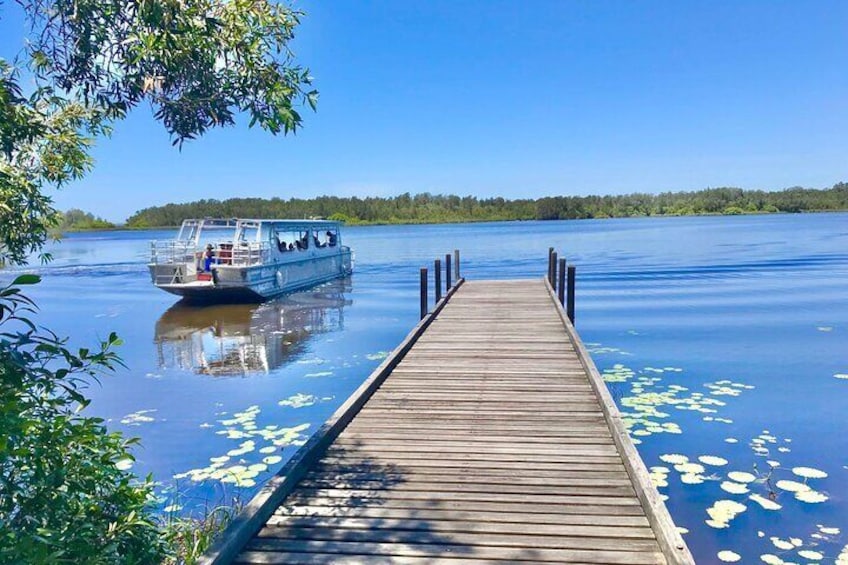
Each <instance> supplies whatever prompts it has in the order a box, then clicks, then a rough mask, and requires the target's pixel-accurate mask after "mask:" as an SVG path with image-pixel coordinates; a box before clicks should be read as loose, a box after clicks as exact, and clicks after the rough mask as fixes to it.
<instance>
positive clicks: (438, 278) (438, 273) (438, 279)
mask: <svg viewBox="0 0 848 565" xmlns="http://www.w3.org/2000/svg"><path fill="white" fill-rule="evenodd" d="M433 277H434V279H435V280H434V281H433V282H434V283H435V285H434V286H435V287H436V302H438V301H439V300H441V299H442V262H441V261H440V260H439V259H436V261H435V262H434V263H433Z"/></svg>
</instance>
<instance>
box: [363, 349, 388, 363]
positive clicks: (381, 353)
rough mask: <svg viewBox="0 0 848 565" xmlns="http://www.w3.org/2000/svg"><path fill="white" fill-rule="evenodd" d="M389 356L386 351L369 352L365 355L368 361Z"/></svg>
mask: <svg viewBox="0 0 848 565" xmlns="http://www.w3.org/2000/svg"><path fill="white" fill-rule="evenodd" d="M388 356H389V352H388V351H378V352H377V353H369V354H368V355H366V356H365V358H366V359H368V360H369V361H380V360H381V359H385V358H386V357H388Z"/></svg>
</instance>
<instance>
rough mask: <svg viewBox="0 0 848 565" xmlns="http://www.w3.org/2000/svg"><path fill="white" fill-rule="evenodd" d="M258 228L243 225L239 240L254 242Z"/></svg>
mask: <svg viewBox="0 0 848 565" xmlns="http://www.w3.org/2000/svg"><path fill="white" fill-rule="evenodd" d="M257 234H258V230H257V229H256V228H255V227H252V226H243V227H242V228H241V231H239V242H245V243H253V242H255V241H256V236H257Z"/></svg>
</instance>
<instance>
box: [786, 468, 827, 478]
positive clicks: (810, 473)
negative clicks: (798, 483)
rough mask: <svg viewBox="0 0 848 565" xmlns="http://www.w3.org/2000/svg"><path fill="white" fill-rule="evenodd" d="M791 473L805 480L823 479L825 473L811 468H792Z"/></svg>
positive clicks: (825, 475)
mask: <svg viewBox="0 0 848 565" xmlns="http://www.w3.org/2000/svg"><path fill="white" fill-rule="evenodd" d="M792 472H793V473H795V474H796V475H798V476H799V477H803V478H805V479H824V478H825V477H827V473H825V472H824V471H821V470H819V469H814V468H812V467H793V468H792Z"/></svg>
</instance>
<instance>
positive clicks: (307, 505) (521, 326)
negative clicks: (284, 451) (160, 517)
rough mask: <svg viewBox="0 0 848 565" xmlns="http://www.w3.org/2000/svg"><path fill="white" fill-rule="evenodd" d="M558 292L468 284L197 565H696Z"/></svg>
mask: <svg viewBox="0 0 848 565" xmlns="http://www.w3.org/2000/svg"><path fill="white" fill-rule="evenodd" d="M555 263H556V261H554V264H555ZM561 264H562V263H561ZM562 280H563V279H562V277H560V287H561V286H562V284H563V283H562ZM550 281H556V278H555V277H552V276H550V272H549V277H547V278H540V279H538V280H511V281H480V282H464V280H463V279H459V280H458V281H457V284H456V285H454V286H453V287H452V288H451V289H450V290H449V291H448V292H447V294H446V295H445V296H444V297H441V300H440V301H439V302H438V303H437V305H436V307H435V308H434V310H433V311H432V312H431V313H428V314H426V315H425V316H424V318H423V319H422V320H421V322H420V323H419V324H418V325H417V326H416V328H415V329H414V330H413V331H412V332H411V333H410V335H409V336H408V337H407V339H406V340H405V341H404V342H403V343H402V344H401V345H400V346H398V348H397V349H396V350H395V351H394V352H393V353H392V355H391V356H390V357H389V358H387V359H386V360H385V362H384V363H383V364H382V365H381V366H380V367H378V368H377V369H376V370H375V371H374V373H373V374H372V375H371V376H370V377H369V378H368V380H367V381H366V382H365V383H363V385H362V386H361V387H360V388H359V389H358V390H357V391H356V392H355V393H354V395H353V396H352V397H351V398H349V399H348V400H347V402H346V403H345V404H344V405H343V406H342V407H341V408H339V410H338V411H337V412H336V413H335V414H334V415H333V416H332V417H331V419H330V420H329V421H328V422H327V423H326V424H325V425H324V427H322V428H321V430H319V431H318V432H317V433H316V434H315V435H314V436H313V437H312V438H311V439H310V440H309V442H308V443H307V444H306V445H305V446H304V447H303V448H301V450H300V451H298V453H297V454H296V455H295V456H294V457H293V459H292V460H291V461H290V462H289V463H288V464H287V465H286V466H285V467H284V468H283V469H282V470H281V471H280V473H278V474H277V475H276V476H275V477H274V478H273V479H272V480H271V481H270V482H269V484H268V485H267V486H266V487H265V488H264V489H263V490H262V491H261V492H260V493H259V494H258V495H257V496H256V497H255V498H254V499H253V500H252V501H251V502H250V503H249V504H248V505H247V507H246V508H245V510H244V511H243V512H242V513H241V514H240V515H239V516H238V517H237V518H236V519H235V521H234V522H233V523H232V524H231V525H230V527H229V529H228V530H227V531H226V532H225V533H224V535H223V536H222V538H221V539H220V540H219V541H218V542H217V544H216V545H215V546H214V547H213V548H212V549H211V550H210V551H209V552H208V553H207V554H206V556H205V557H204V559H203V560H202V562H203V563H206V564H208V565H211V564H216V565H217V564H221V563H241V564H243V563H285V564H299V563H304V564H306V563H309V564H313V563H345V564H347V563H364V564H372V563H375V564H379V563H408V564H419V563H421V564H423V563H428V564H429V563H442V562H444V563H449V564H454V563H455V564H456V565H466V564H472V563H504V562H537V563H627V564H640V563H674V564H677V563H680V564H686V563H693V560H692V556H691V554H690V553H689V550H688V548H687V547H686V545H685V543H684V542H683V539H682V538H681V536H680V534H679V533H678V531H677V529H676V528H675V526H674V524H673V523H672V521H671V519H670V517H669V515H668V512H667V511H666V509H665V506H664V505H663V504H662V502H661V501H660V499H659V495H658V493H657V491H656V489H655V488H654V487H653V486H652V485H651V482H650V479H649V477H648V473H647V470H646V469H645V466H644V464H643V463H642V461H641V459H640V458H639V456H638V454H637V452H636V450H635V448H634V447H633V444H632V443H631V441H630V439H629V437H628V435H627V432H626V430H625V429H624V427H623V425H622V423H621V421H620V417H619V414H618V410H617V408H616V406H615V403H614V402H613V400H612V398H611V397H610V395H609V393H608V392H607V389H606V386H605V384H604V383H603V381H602V379H601V377H600V375H599V374H598V371H597V369H596V368H595V365H594V364H593V362H592V360H591V358H590V357H589V355H588V353H587V352H586V349H585V348H584V347H583V345H582V343H581V341H580V338H579V337H578V335H577V333H576V332H575V331H574V327H573V325H572V324H571V323H570V321H569V320H568V317H567V316H566V312H565V311H564V310H563V308H562V306H561V304H560V301H561V300H559V301H558V300H557V297H556V295H555V291H554V289H553V288H552V285H551V284H550ZM570 286H571V287H572V288H573V283H572V284H571V285H570Z"/></svg>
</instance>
